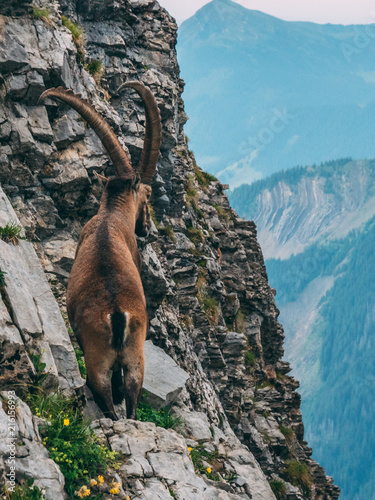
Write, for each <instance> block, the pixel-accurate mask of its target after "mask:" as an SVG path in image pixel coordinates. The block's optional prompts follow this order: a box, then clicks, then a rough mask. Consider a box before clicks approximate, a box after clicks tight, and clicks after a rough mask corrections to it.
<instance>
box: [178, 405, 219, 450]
mask: <svg viewBox="0 0 375 500" xmlns="http://www.w3.org/2000/svg"><path fill="white" fill-rule="evenodd" d="M174 413H175V414H176V415H177V416H179V417H181V419H182V421H183V434H184V436H185V437H189V438H191V439H194V440H195V441H198V442H204V441H211V440H212V434H211V431H210V423H209V421H208V418H207V415H206V414H205V413H203V412H201V411H192V412H189V411H184V410H181V409H180V408H176V409H175V410H174Z"/></svg>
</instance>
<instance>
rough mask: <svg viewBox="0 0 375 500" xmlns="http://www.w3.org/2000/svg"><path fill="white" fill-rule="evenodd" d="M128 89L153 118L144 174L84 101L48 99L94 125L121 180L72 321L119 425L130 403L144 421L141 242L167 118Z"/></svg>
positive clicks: (77, 272)
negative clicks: (120, 409)
mask: <svg viewBox="0 0 375 500" xmlns="http://www.w3.org/2000/svg"><path fill="white" fill-rule="evenodd" d="M124 86H126V87H132V88H134V89H135V90H136V91H137V92H138V94H139V95H140V96H141V98H142V100H143V102H144V104H145V110H146V132H145V141H144V146H143V151H142V155H141V160H140V163H139V166H138V169H137V172H136V171H135V170H134V169H133V168H132V166H131V164H130V161H129V159H128V157H127V155H126V153H125V151H124V149H123V148H122V146H121V144H120V143H119V141H118V139H117V137H116V135H115V134H114V132H113V131H112V129H111V128H110V127H109V125H108V124H107V123H106V122H105V121H104V120H103V119H102V118H101V117H100V115H99V114H98V113H97V112H96V111H95V110H94V109H93V108H92V107H91V106H90V105H89V104H88V103H87V102H86V101H85V100H83V99H82V98H81V97H80V96H79V95H75V94H74V93H73V92H72V91H67V90H64V89H63V88H61V87H59V88H57V89H49V90H46V91H45V92H44V93H43V94H42V96H41V99H45V98H47V97H50V98H57V99H59V100H61V101H64V102H66V103H67V104H69V105H70V106H71V107H72V108H73V109H75V110H76V111H77V112H78V113H79V114H80V115H81V116H82V117H83V118H84V119H85V120H86V121H87V122H88V123H89V125H91V127H92V128H93V130H94V131H95V132H96V134H97V135H98V136H99V138H100V139H101V141H102V143H103V145H104V147H105V148H106V150H107V152H108V154H109V156H110V158H111V160H112V162H113V164H114V166H115V168H116V171H117V174H118V176H117V177H113V178H110V179H109V180H108V182H107V184H106V187H105V189H104V192H103V195H102V199H101V204H100V208H99V211H98V214H97V215H95V216H94V217H93V218H92V219H91V220H90V221H89V222H88V223H87V224H86V225H85V227H84V228H83V230H82V233H81V235H80V238H79V242H78V247H77V251H76V257H75V261H74V264H73V267H72V271H71V273H70V277H69V282H68V291H67V309H68V316H69V320H70V323H71V326H72V328H73V331H74V333H75V335H76V337H77V340H78V342H79V344H80V346H81V348H82V350H83V353H84V357H85V362H86V369H87V385H88V387H89V388H90V389H91V392H92V394H93V396H94V400H95V401H96V403H97V404H98V405H99V407H100V408H101V409H102V411H103V412H104V414H105V415H106V416H109V417H111V418H112V419H114V420H117V415H116V412H115V409H114V404H118V403H120V402H122V401H123V399H124V397H125V401H126V413H127V417H128V418H133V419H135V418H136V412H137V405H138V401H139V396H140V391H141V388H142V383H143V374H144V342H145V339H146V335H147V328H148V317H147V312H146V300H145V296H144V292H143V287H142V282H141V278H140V275H139V272H140V266H141V257H140V253H139V250H138V247H137V240H136V235H138V236H146V235H147V233H148V231H149V228H150V225H151V220H150V211H149V208H148V200H149V198H150V196H151V187H150V184H151V180H152V177H153V174H154V171H155V167H156V161H157V159H158V156H159V148H160V141H161V122H160V113H159V109H158V106H157V103H156V100H155V98H154V96H153V94H152V93H151V91H150V90H149V89H148V88H147V87H145V86H144V85H143V84H142V83H141V82H128V83H126V84H125V85H124ZM111 370H112V371H113V374H112V379H110V371H111Z"/></svg>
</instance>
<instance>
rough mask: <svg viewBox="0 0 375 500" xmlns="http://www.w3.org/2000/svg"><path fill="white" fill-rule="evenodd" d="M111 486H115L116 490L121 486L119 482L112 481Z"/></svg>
mask: <svg viewBox="0 0 375 500" xmlns="http://www.w3.org/2000/svg"><path fill="white" fill-rule="evenodd" d="M112 488H116V490H119V489H120V488H121V483H115V482H113V483H112Z"/></svg>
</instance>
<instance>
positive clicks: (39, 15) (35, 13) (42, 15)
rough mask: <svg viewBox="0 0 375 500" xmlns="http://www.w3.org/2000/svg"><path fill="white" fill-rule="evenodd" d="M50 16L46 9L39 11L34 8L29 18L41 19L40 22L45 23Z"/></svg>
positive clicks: (37, 8)
mask: <svg viewBox="0 0 375 500" xmlns="http://www.w3.org/2000/svg"><path fill="white" fill-rule="evenodd" d="M50 14H51V13H50V11H49V10H48V9H40V8H39V7H34V9H33V13H32V14H31V17H32V18H33V19H42V21H47V20H48V19H49V16H50Z"/></svg>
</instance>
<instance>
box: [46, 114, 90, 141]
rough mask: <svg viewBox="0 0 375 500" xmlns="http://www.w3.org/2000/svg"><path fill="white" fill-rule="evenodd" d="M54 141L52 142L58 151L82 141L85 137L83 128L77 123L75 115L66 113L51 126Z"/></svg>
mask: <svg viewBox="0 0 375 500" xmlns="http://www.w3.org/2000/svg"><path fill="white" fill-rule="evenodd" d="M53 132H54V139H53V142H54V143H55V146H56V147H57V148H58V149H64V148H66V147H67V146H69V144H71V143H72V142H75V141H79V140H81V139H83V137H84V136H85V126H84V124H83V123H82V122H80V121H78V117H77V115H76V114H75V116H74V117H73V114H72V113H67V114H65V115H64V116H62V117H61V118H59V119H58V120H55V121H54V124H53Z"/></svg>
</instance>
